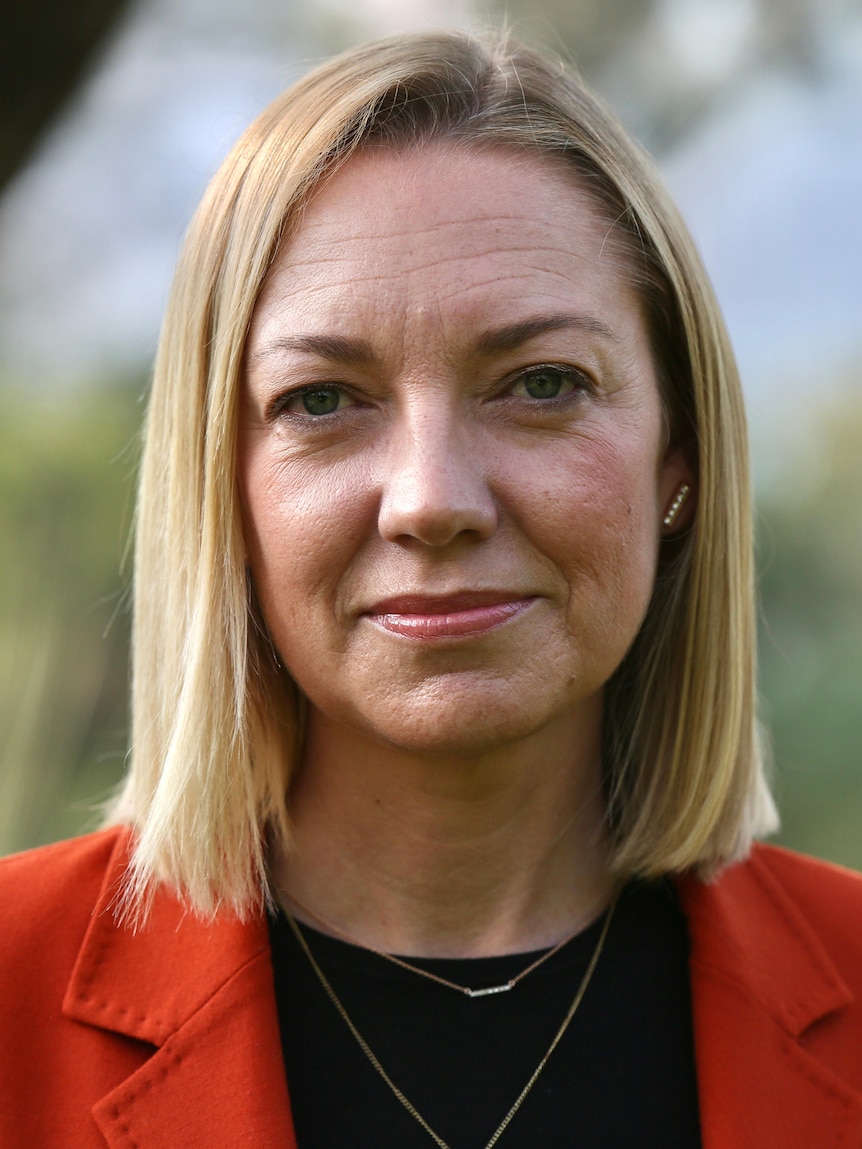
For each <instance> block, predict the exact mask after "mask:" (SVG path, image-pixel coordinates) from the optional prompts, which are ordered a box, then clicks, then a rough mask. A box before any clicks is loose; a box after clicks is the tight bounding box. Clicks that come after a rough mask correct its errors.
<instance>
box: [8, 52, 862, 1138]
mask: <svg viewBox="0 0 862 1149" xmlns="http://www.w3.org/2000/svg"><path fill="white" fill-rule="evenodd" d="M135 582H136V607H135V611H136V613H135V653H134V695H133V719H134V721H133V744H132V765H131V770H130V773H129V777H128V780H127V782H126V785H125V787H124V789H123V792H122V794H121V796H120V798H119V801H118V803H117V805H116V808H115V811H114V816H113V819H112V826H111V828H109V829H107V830H104V831H103V832H102V833H101V834H98V835H94V836H92V837H90V838H85V839H82V840H80V841H78V842H74V843H70V844H66V845H61V846H58V847H53V848H51V849H49V850H46V851H40V852H36V853H35V854H32V855H25V856H23V857H21V858H19V859H11V860H9V861H7V862H6V863H4V866H3V870H2V874H3V877H2V890H3V898H4V904H5V905H6V906H7V907H9V908H7V910H6V911H5V914H4V920H5V921H6V922H8V923H10V924H9V925H8V926H7V927H6V929H7V938H9V937H11V939H12V940H11V943H9V942H7V946H6V950H7V951H8V954H9V956H8V958H4V964H3V967H2V969H3V974H2V977H3V979H4V980H3V984H4V987H5V988H6V989H7V993H6V995H5V997H6V999H7V1003H6V1005H5V1006H4V1010H5V1013H4V1035H6V1040H5V1041H4V1053H3V1073H4V1082H5V1083H6V1084H5V1086H4V1088H5V1090H6V1092H7V1096H8V1097H9V1099H10V1102H11V1103H10V1104H9V1105H8V1106H6V1107H5V1108H4V1111H3V1114H2V1116H0V1132H2V1137H0V1141H2V1144H3V1145H4V1146H7V1145H9V1146H19V1145H20V1146H23V1145H26V1146H28V1147H32V1146H43V1145H45V1146H47V1145H51V1146H56V1145H64V1146H67V1145H68V1146H76V1147H77V1146H97V1145H104V1144H106V1143H107V1144H108V1145H111V1146H139V1147H141V1149H143V1147H146V1146H157V1145H158V1146H163V1145H171V1146H173V1145H183V1146H198V1145H200V1146H204V1145H206V1146H209V1147H212V1146H217V1145H224V1146H228V1145H230V1146H239V1145H248V1146H252V1145H254V1146H270V1145H271V1146H297V1145H298V1146H299V1149H313V1147H315V1146H327V1147H329V1149H337V1147H338V1146H343V1145H350V1146H375V1147H380V1146H388V1145H393V1146H398V1147H399V1149H405V1147H410V1146H414V1145H415V1146H417V1147H421V1146H425V1145H431V1144H434V1143H436V1144H437V1145H439V1146H448V1145H451V1146H453V1149H460V1147H461V1146H464V1147H470V1146H474V1145H475V1146H486V1147H490V1146H492V1145H495V1144H497V1143H498V1142H499V1143H500V1144H502V1145H512V1146H515V1145H518V1146H537V1145H541V1146H543V1147H553V1146H562V1145H572V1144H577V1145H579V1146H598V1145H601V1146H622V1145H627V1146H628V1145H635V1144H636V1145H638V1146H653V1145H655V1146H659V1145H660V1146H671V1145H672V1146H679V1147H683V1146H695V1145H698V1144H701V1143H702V1144H703V1145H704V1146H705V1147H706V1149H730V1147H735V1146H755V1145H756V1146H758V1147H759V1149H763V1147H769V1146H774V1147H775V1149H777V1147H779V1146H781V1147H782V1149H787V1147H789V1146H799V1147H802V1146H805V1147H806V1149H810V1147H811V1146H813V1145H818V1146H819V1145H824V1146H825V1145H835V1146H839V1145H840V1146H851V1145H860V1144H862V1057H860V1052H862V1017H860V1010H859V1006H858V1004H856V999H855V997H854V994H858V992H859V991H860V989H862V973H860V969H862V964H860V961H859V958H860V956H862V947H861V946H860V943H859V929H858V926H857V924H856V922H857V919H858V915H859V912H860V909H862V884H860V881H859V879H858V878H857V877H855V876H853V875H850V874H846V873H842V872H839V871H838V870H835V869H833V868H830V867H827V866H824V865H822V864H819V863H814V862H810V861H806V860H803V859H799V858H796V857H794V856H791V855H789V854H786V853H783V852H781V851H776V850H771V849H768V848H765V847H761V846H758V847H754V848H753V849H752V842H753V840H754V838H755V837H756V836H758V835H760V834H763V833H765V832H766V831H768V830H769V829H771V828H772V826H773V825H774V815H773V808H772V804H771V801H770V798H769V796H768V792H767V789H766V786H765V784H764V780H763V771H762V764H761V758H760V751H759V745H758V740H757V736H756V730H755V698H754V691H755V677H754V625H753V608H752V585H751V584H752V562H751V538H750V510H749V488H748V477H747V464H746V448H745V431H744V419H743V414H742V407H741V399H740V394H739V387H738V382H737V378H736V374H735V369H734V366H733V360H732V356H731V353H730V351H729V348H728V345H727V340H726V337H725V335H724V331H723V328H722V325H721V320H720V318H719V315H718V311H717V308H716V305H715V303H714V301H713V298H712V295H711V293H710V290H709V287H708V285H707V282H706V280H705V277H704V274H703V272H702V270H701V268H700V265H699V263H698V260H697V257H696V255H695V253H694V251H693V249H692V245H691V243H690V240H689V239H688V237H687V235H686V232H685V230H684V228H683V226H682V224H681V223H680V222H679V220H678V217H677V215H676V213H675V211H674V209H673V207H672V206H671V205H670V204H669V203H668V201H667V199H666V197H665V195H664V193H663V192H662V191H661V189H660V188H659V187H658V186H657V184H656V182H655V179H654V177H653V175H652V174H651V172H650V169H649V167H648V165H647V163H646V161H645V160H644V158H643V157H642V156H641V155H640V153H639V152H638V151H637V149H636V148H635V146H634V145H633V144H632V143H631V142H630V141H629V140H628V139H627V138H626V136H625V135H624V133H623V132H622V130H621V129H620V128H619V126H618V125H617V123H616V121H615V120H614V119H613V118H612V117H611V116H610V115H609V114H608V113H607V112H606V111H605V110H604V109H602V108H601V107H600V106H599V105H598V104H597V103H596V102H595V100H594V99H593V98H592V97H591V96H590V95H589V94H588V93H587V92H586V91H585V90H584V89H583V87H582V86H581V84H580V82H579V81H578V80H577V79H575V78H574V77H572V76H571V75H569V74H568V73H567V72H566V71H565V70H564V69H562V68H561V67H560V66H559V65H558V64H557V63H555V62H553V61H550V60H548V59H546V58H544V57H542V56H539V55H537V54H534V53H533V52H531V51H528V50H526V49H524V48H521V47H518V46H513V45H510V44H507V43H503V42H498V41H496V40H492V39H484V40H483V39H473V38H469V37H465V36H460V35H441V36H419V37H412V38H407V39H397V40H391V41H386V42H382V43H379V44H373V45H370V46H368V47H365V48H361V49H359V50H356V51H353V52H351V53H348V54H347V55H345V56H343V57H341V58H339V59H337V60H335V61H333V62H331V63H329V64H327V65H324V66H323V67H322V68H319V69H318V70H317V71H315V72H313V73H312V74H311V75H310V76H309V77H307V78H306V79H305V80H304V81H302V82H301V83H300V84H299V85H297V86H296V87H295V88H294V89H292V90H291V91H289V92H288V93H287V94H286V95H285V96H284V97H283V98H282V99H281V100H280V101H277V102H276V103H275V104H274V105H273V106H272V107H271V108H270V109H269V110H267V111H266V112H265V113H264V114H263V115H262V116H261V118H260V119H259V120H258V121H257V123H256V124H255V125H253V126H252V128H251V129H250V130H249V131H248V133H247V134H246V135H245V136H244V137H243V139H242V140H241V141H240V142H239V144H238V145H237V147H236V149H235V150H234V152H233V153H232V154H231V156H230V157H229V158H228V160H227V161H226V163H225V164H224V166H223V168H222V169H221V171H220V172H219V173H218V175H217V176H216V178H215V180H214V181H213V184H212V185H211V187H210V189H209V191H208V192H207V194H206V197H205V199H204V202H203V204H202V206H201V208H200V210H199V212H198V214H197V216H196V218H195V221H194V222H193V224H192V227H191V230H190V233H189V236H188V239H187V241H186V245H185V249H184V253H183V256H182V259H181V262H180V266H179V269H178V272H177V277H176V283H175V287H174V292H173V295H172V298H171V302H170V305H169V308H168V314H167V319H166V324H165V329H164V333H163V338H162V343H161V346H160V351H159V356H158V361H157V365H156V372H155V381H154V386H153V393H152V399H151V405H150V412H149V418H148V426H147V439H146V451H145V456H144V462H143V469H142V479H141V490H140V503H139V513H138V544H137V560H136V579H135ZM34 891H36V896H35V897H34ZM34 908H35V910H36V912H35V913H34ZM25 910H26V913H25ZM48 913H50V919H48V918H47V914H48ZM288 1090H289V1094H290V1101H288Z"/></svg>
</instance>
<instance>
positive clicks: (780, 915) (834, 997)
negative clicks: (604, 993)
mask: <svg viewBox="0 0 862 1149" xmlns="http://www.w3.org/2000/svg"><path fill="white" fill-rule="evenodd" d="M679 892H680V897H681V900H682V905H683V908H684V910H685V912H686V915H687V917H688V922H689V930H690V935H691V942H692V952H691V988H692V1009H693V1018H694V1038H695V1054H696V1060H697V1070H698V1088H699V1094H700V1109H701V1125H702V1128H703V1149H749V1147H750V1149H812V1146H815V1145H816V1146H817V1149H851V1147H852V1149H859V1146H860V1145H862V1097H860V1095H859V1093H857V1091H856V1090H855V1089H853V1088H852V1087H851V1086H849V1085H848V1084H847V1083H846V1082H845V1081H844V1080H843V1079H842V1078H840V1077H839V1076H838V1075H837V1074H836V1073H835V1072H834V1071H833V1070H832V1069H831V1068H830V1067H829V1066H827V1065H825V1064H824V1063H823V1062H822V1061H821V1060H819V1059H818V1058H817V1057H815V1056H814V1055H812V1053H811V1052H809V1051H808V1049H806V1047H805V1042H804V1035H805V1033H806V1031H807V1030H809V1028H810V1027H811V1026H812V1025H814V1024H815V1023H816V1022H818V1021H820V1020H821V1019H823V1018H825V1017H827V1016H828V1015H830V1014H833V1013H835V1012H836V1011H839V1010H841V1009H843V1008H844V1007H846V1006H847V1005H849V1004H850V1002H852V1000H853V995H852V993H851V992H850V990H849V989H848V987H847V985H846V984H845V982H844V981H843V980H842V979H841V977H840V975H839V974H838V972H837V970H836V969H835V967H834V965H833V963H832V962H831V960H830V958H829V956H828V954H827V953H826V951H825V949H824V948H823V945H822V944H821V942H820V940H819V938H818V937H817V936H816V934H815V933H814V932H813V930H812V928H811V926H810V925H809V924H808V922H807V921H806V919H805V918H804V917H803V916H802V914H801V913H800V911H799V910H798V909H797V907H796V906H795V904H794V903H793V902H792V901H790V899H789V898H788V897H787V895H786V894H785V892H784V890H783V888H782V887H781V885H780V884H779V883H778V882H777V881H776V880H775V878H774V877H773V876H772V874H771V872H770V870H769V867H768V865H767V864H766V863H765V862H764V860H763V856H762V854H761V853H760V852H759V851H755V854H754V855H753V857H752V859H751V860H750V861H749V862H748V863H745V864H742V865H738V866H733V867H731V868H730V869H729V870H727V871H726V872H725V873H724V874H723V875H722V876H721V877H720V879H719V880H718V881H717V882H716V883H715V884H712V885H705V884H703V883H701V882H699V881H697V880H696V879H694V878H684V879H682V880H681V881H680V883H679Z"/></svg>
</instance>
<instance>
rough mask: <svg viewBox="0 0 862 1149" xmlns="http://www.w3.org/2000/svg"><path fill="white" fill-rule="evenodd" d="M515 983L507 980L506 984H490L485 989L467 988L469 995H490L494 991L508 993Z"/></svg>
mask: <svg viewBox="0 0 862 1149" xmlns="http://www.w3.org/2000/svg"><path fill="white" fill-rule="evenodd" d="M514 984H515V983H514V982H513V981H507V982H506V983H505V984H504V985H489V986H487V987H486V988H485V989H468V990H465V992H466V994H467V996H468V997H489V996H490V995H491V994H492V993H507V992H508V991H509V990H510V989H511V988H512V986H513V985H514Z"/></svg>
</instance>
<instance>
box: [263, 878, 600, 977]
mask: <svg viewBox="0 0 862 1149" xmlns="http://www.w3.org/2000/svg"><path fill="white" fill-rule="evenodd" d="M278 892H279V893H280V894H281V896H282V900H283V901H289V902H292V903H293V905H295V906H296V908H297V909H298V910H301V911H302V913H303V914H305V916H306V917H308V918H311V920H312V921H313V922H316V923H317V924H318V925H320V926H323V928H324V929H325V930H326V932H327V933H330V934H334V935H335V937H337V938H340V939H341V940H342V941H344V942H349V944H350V945H352V946H358V947H359V948H360V949H366V950H368V951H369V952H370V953H373V954H376V955H377V956H378V957H380V958H383V959H384V960H385V961H388V962H392V964H393V965H397V966H400V967H401V969H406V970H409V971H410V973H415V974H418V975H419V977H424V978H427V979H428V980H429V981H436V982H437V984H438V985H443V986H445V987H446V988H447V989H454V990H456V991H457V992H458V993H463V994H464V995H465V996H466V997H489V996H490V995H491V994H494V993H507V992H508V991H509V990H510V989H514V988H515V986H516V985H517V984H518V982H519V981H522V980H523V979H524V978H525V977H526V976H527V974H530V973H532V972H533V970H534V969H538V968H539V966H540V965H543V964H544V963H545V962H546V961H548V959H549V958H552V957H553V956H554V954H555V953H559V951H560V950H561V949H562V948H563V946H565V945H568V944H569V942H570V941H571V940H572V938H573V937H574V936H575V934H578V933H580V932H581V930H582V929H584V928H585V926H586V924H587V923H586V922H579V923H578V925H577V926H576V927H575V929H573V930H572V932H571V933H570V934H567V935H566V937H564V938H563V940H562V941H561V942H557V944H556V945H555V946H554V947H553V948H552V949H549V950H547V951H546V952H545V953H543V954H542V956H541V957H538V958H536V960H535V961H533V962H530V964H529V965H528V966H527V968H526V969H522V970H521V972H520V973H519V974H517V975H516V976H515V977H512V978H509V980H508V981H504V982H501V984H500V985H489V986H485V987H484V988H482V989H471V988H470V987H469V986H466V985H459V984H458V982H456V981H449V979H448V978H445V977H441V976H440V975H439V974H436V973H432V972H431V971H430V970H427V969H422V967H421V966H418V965H413V963H412V962H409V961H406V960H405V959H404V958H401V957H396V955H395V954H392V953H388V952H387V951H386V950H379V949H377V948H376V947H375V946H370V945H368V944H367V943H365V942H359V941H357V940H356V938H352V937H351V936H350V934H348V933H346V932H345V931H344V930H342V929H339V928H338V926H335V925H333V924H332V922H329V921H327V920H326V918H325V917H323V915H322V914H318V913H315V911H314V910H312V909H309V908H308V906H305V905H303V904H302V902H301V901H300V900H299V898H296V897H294V896H293V894H288V893H287V892H286V891H285V890H279V891H278Z"/></svg>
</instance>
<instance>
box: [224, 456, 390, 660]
mask: <svg viewBox="0 0 862 1149" xmlns="http://www.w3.org/2000/svg"><path fill="white" fill-rule="evenodd" d="M241 496H242V506H243V533H244V537H245V542H246V548H247V550H248V557H249V564H250V567H251V572H252V576H253V579H254V584H255V589H256V592H257V595H258V599H259V601H260V605H261V608H262V610H263V613H264V617H265V619H266V622H267V625H268V626H269V629H270V632H271V633H272V635H273V637H274V638H275V639H276V641H277V642H279V643H281V642H285V641H288V640H289V638H290V637H291V635H290V633H288V632H294V631H296V630H297V629H299V630H302V629H306V628H312V627H315V628H318V629H319V628H321V627H325V625H326V619H327V618H328V617H331V616H332V614H333V612H335V611H337V604H336V602H335V599H336V598H337V592H338V585H339V580H340V578H341V576H342V575H343V572H344V570H345V569H346V567H347V566H349V565H350V562H351V561H352V559H353V557H354V556H355V554H356V552H357V550H358V549H360V548H361V545H362V542H361V540H362V535H363V532H364V530H365V524H366V521H367V519H368V516H369V513H370V500H369V498H368V496H367V490H366V489H365V488H364V487H363V484H362V483H361V482H360V481H359V477H358V476H357V475H356V474H354V473H353V469H352V468H350V467H349V466H347V467H343V468H334V469H328V470H325V471H324V470H323V469H321V468H315V467H313V466H296V465H285V464H284V462H283V461H282V460H278V459H272V458H266V457H263V456H262V453H261V454H260V455H258V456H255V455H254V454H253V453H250V454H249V455H248V457H246V459H245V460H244V466H243V470H242V475H241ZM324 606H325V608H326V609H325V613H321V611H320V608H322V607H324Z"/></svg>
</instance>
